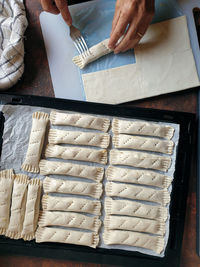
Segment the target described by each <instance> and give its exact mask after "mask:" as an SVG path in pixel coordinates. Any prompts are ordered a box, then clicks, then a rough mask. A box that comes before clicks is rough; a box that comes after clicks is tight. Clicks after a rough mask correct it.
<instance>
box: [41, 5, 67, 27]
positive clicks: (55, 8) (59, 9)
mask: <svg viewBox="0 0 200 267" xmlns="http://www.w3.org/2000/svg"><path fill="white" fill-rule="evenodd" d="M40 2H41V5H42V8H43V9H44V11H47V12H50V13H52V14H59V13H60V14H61V15H62V17H63V19H64V21H65V22H66V23H67V24H68V26H71V25H72V17H71V15H70V12H69V8H68V4H67V0H54V1H53V0H40Z"/></svg>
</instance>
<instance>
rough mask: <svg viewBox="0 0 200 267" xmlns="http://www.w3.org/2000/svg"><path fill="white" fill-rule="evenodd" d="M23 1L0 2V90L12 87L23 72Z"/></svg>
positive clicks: (24, 15) (24, 28) (24, 20)
mask: <svg viewBox="0 0 200 267" xmlns="http://www.w3.org/2000/svg"><path fill="white" fill-rule="evenodd" d="M27 25H28V22H27V19H26V13H25V7H24V4H23V0H0V90H5V89H8V88H10V87H12V86H13V85H14V84H15V83H16V82H17V81H18V80H19V79H20V77H21V76H22V74H23V72H24V38H23V37H24V32H25V30H26V27H27Z"/></svg>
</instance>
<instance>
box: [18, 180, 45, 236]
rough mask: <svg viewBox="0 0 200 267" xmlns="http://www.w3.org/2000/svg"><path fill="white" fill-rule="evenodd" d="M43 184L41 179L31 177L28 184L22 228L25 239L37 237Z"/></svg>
mask: <svg viewBox="0 0 200 267" xmlns="http://www.w3.org/2000/svg"><path fill="white" fill-rule="evenodd" d="M41 186H42V182H41V181H40V179H31V180H30V182H29V184H28V192H27V200H26V211H25V216H24V223H23V229H22V238H23V239H24V240H32V239H34V237H35V230H36V227H37V222H38V216H39V209H40V194H41Z"/></svg>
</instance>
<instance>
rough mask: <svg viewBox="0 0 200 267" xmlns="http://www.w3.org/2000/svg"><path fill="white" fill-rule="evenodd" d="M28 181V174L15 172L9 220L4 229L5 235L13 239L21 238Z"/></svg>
mask: <svg viewBox="0 0 200 267" xmlns="http://www.w3.org/2000/svg"><path fill="white" fill-rule="evenodd" d="M28 183H29V178H28V176H26V175H23V174H17V175H16V178H15V180H14V183H13V192H12V204H11V211H10V222H9V225H8V229H7V231H6V236H8V237H10V238H13V239H19V238H21V232H22V227H23V221H24V215H25V207H26V196H27V185H28Z"/></svg>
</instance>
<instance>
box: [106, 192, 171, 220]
mask: <svg viewBox="0 0 200 267" xmlns="http://www.w3.org/2000/svg"><path fill="white" fill-rule="evenodd" d="M105 211H106V214H116V215H127V216H135V217H140V218H147V219H154V220H158V221H163V222H165V221H166V220H167V208H165V207H160V206H152V205H147V204H143V203H140V202H136V201H130V200H124V199H123V200H122V199H120V200H119V199H115V200H113V199H112V198H110V197H106V198H105Z"/></svg>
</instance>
